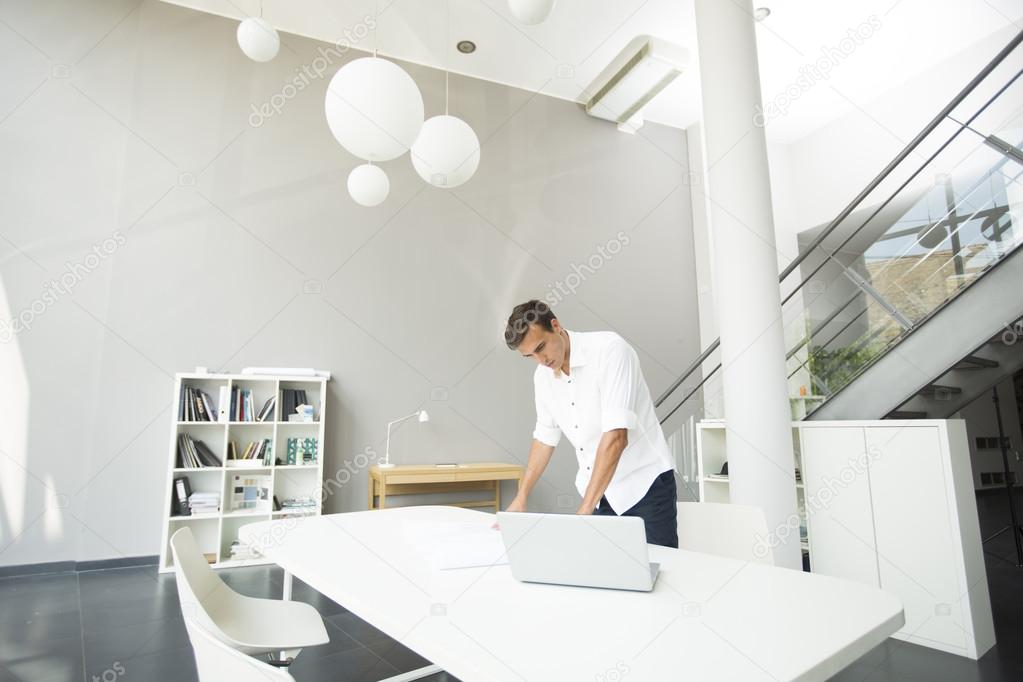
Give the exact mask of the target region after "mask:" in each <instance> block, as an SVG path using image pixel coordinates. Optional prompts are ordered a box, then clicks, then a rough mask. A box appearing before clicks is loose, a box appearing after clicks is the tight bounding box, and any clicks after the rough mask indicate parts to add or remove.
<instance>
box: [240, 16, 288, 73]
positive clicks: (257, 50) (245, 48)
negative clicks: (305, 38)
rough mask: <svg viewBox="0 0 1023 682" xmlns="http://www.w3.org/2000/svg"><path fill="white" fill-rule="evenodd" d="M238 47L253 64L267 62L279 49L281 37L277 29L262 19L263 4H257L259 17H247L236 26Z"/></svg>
mask: <svg viewBox="0 0 1023 682" xmlns="http://www.w3.org/2000/svg"><path fill="white" fill-rule="evenodd" d="M235 37H236V38H237V39H238V47H240V48H241V49H242V52H244V53H245V56H246V57H248V58H249V59H251V60H252V61H254V62H268V61H270V60H271V59H273V58H274V57H276V56H277V52H278V51H279V50H280V49H281V37H280V36H279V35H278V34H277V29H275V28H274V27H273V25H272V24H271V23H270V22H269V21H267V20H266V19H264V18H263V3H262V2H261V3H259V16H258V17H249V18H248V19H245V20H244V21H242V23H240V24H238V32H237V33H236V34H235Z"/></svg>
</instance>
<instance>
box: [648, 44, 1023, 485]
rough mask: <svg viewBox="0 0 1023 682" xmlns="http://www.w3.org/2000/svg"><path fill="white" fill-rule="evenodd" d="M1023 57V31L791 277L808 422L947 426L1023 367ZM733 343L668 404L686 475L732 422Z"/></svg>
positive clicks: (673, 391) (697, 363) (802, 410)
mask: <svg viewBox="0 0 1023 682" xmlns="http://www.w3.org/2000/svg"><path fill="white" fill-rule="evenodd" d="M1021 46H1023V32H1020V33H1018V34H1017V35H1016V36H1015V37H1014V38H1013V40H1012V41H1010V42H1009V44H1008V45H1006V46H1005V47H1004V48H1003V49H1002V50H1001V51H1000V52H999V53H998V54H997V55H996V56H995V58H994V59H993V60H992V61H991V62H990V63H989V64H988V65H987V66H985V68H984V69H982V70H981V72H980V73H978V74H977V76H975V77H974V78H973V79H972V80H971V81H970V82H969V83H968V84H967V85H966V86H965V87H964V88H963V90H962V91H960V93H959V94H957V95H956V97H954V98H953V99H952V100H951V101H950V102H949V103H948V104H947V105H946V106H945V107H944V108H943V109H942V110H941V111H940V112H938V113H937V115H936V116H935V117H934V118H933V119H932V120H931V121H930V122H929V123H928V125H927V126H925V127H924V129H923V130H922V131H921V132H920V133H919V134H918V135H917V136H916V137H914V139H913V140H912V141H911V142H910V143H909V144H908V145H907V146H906V147H905V148H904V149H903V150H902V151H901V152H900V153H899V154H898V155H896V157H895V158H894V159H893V160H892V161H891V162H890V163H889V164H888V165H887V166H886V167H885V168H884V169H882V171H881V172H880V173H879V174H878V176H877V177H876V178H875V179H874V180H872V181H871V183H869V184H868V185H867V187H866V188H864V190H863V191H861V192H860V193H859V194H858V195H857V196H856V197H855V198H854V199H853V200H852V201H851V202H850V204H849V205H848V206H847V207H846V208H845V209H843V210H842V211H841V213H839V215H838V216H836V218H835V219H834V220H832V221H831V222H830V223H828V224H827V225H825V226H822V227H821V228H820V229H819V230H818V231H817V232H816V233H811V234H808V235H807V241H806V243H805V244H803V245H802V247H801V250H800V254H799V256H798V257H797V258H796V259H794V260H793V261H792V262H791V263H790V264H789V265H788V266H787V267H786V268H785V269H784V270H783V271H782V273H781V274H780V276H779V281H780V284H781V290H782V294H783V300H782V315H783V321H784V325H785V333H786V339H787V343H788V344H789V351H788V353H787V355H786V365H787V367H788V375H789V383H790V389H792V393H791V394H792V395H793V396H798V397H796V398H793V404H794V418H807V419H813V420H817V419H880V418H884V417H888V418H901V419H913V418H925V417H927V418H945V417H948V416H949V415H951V414H953V413H955V412H957V411H958V410H959V409H961V408H962V407H963V406H964V405H966V404H967V403H969V402H970V401H972V400H973V399H974V398H976V397H977V396H979V395H980V394H981V393H983V392H985V391H987V390H988V389H990V388H991V386H993V385H995V384H996V383H997V382H998V381H999V380H1001V379H1002V378H1004V377H1005V376H1006V375H1009V374H1012V373H1014V372H1015V371H1017V370H1019V369H1020V368H1021V367H1023V255H1020V254H1021V253H1023V249H1020V248H1019V247H1020V246H1021V245H1023V110H1020V107H1019V104H1020V102H1023V79H1021V76H1023V47H1021ZM718 347H719V341H715V342H713V343H712V344H710V345H709V346H708V347H707V349H706V350H704V351H703V353H701V354H700V356H699V357H697V358H696V359H694V360H693V362H692V363H691V364H690V365H689V367H688V368H687V369H686V371H685V372H683V373H682V375H681V376H680V377H679V378H678V379H677V380H676V381H675V382H673V383H672V385H671V386H669V388H668V389H667V390H666V391H665V392H664V393H663V394H662V395H661V396H660V397H659V398H658V399H657V400H656V401H655V405H656V407H657V409H658V414H659V416H660V419H661V423H662V425H663V426H664V429H665V433H667V434H669V441H671V442H672V445H673V447H674V448H675V452H676V457H678V458H679V459H680V467H679V468H680V473H682V474H683V480H685V476H686V473H687V469H689V466H688V464H689V462H686V461H683V459H688V460H691V459H692V456H693V455H692V452H691V450H692V439H693V424H694V423H695V422H696V421H700V420H703V419H709V418H722V417H724V415H723V414H722V413H721V400H720V383H719V382H720V367H721V365H720V353H719V351H718ZM796 407H798V408H799V411H798V412H796V411H795V408H796ZM683 455H684V456H685V457H681V456H683Z"/></svg>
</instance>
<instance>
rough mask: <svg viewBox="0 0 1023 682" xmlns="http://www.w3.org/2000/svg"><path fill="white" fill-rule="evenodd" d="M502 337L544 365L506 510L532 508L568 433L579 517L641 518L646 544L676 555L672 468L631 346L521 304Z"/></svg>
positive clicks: (536, 378) (539, 304)
mask: <svg viewBox="0 0 1023 682" xmlns="http://www.w3.org/2000/svg"><path fill="white" fill-rule="evenodd" d="M504 338H505V342H506V343H507V344H508V347H509V348H511V349H512V350H516V351H518V352H519V353H521V354H522V356H523V357H526V358H532V359H533V360H535V361H536V362H537V364H538V365H539V366H538V367H537V368H536V371H535V372H534V374H533V390H534V395H535V398H536V428H535V429H534V431H533V445H532V447H531V448H530V449H529V462H528V463H527V464H526V473H525V476H524V477H523V481H522V487H521V488H520V489H519V493H518V495H516V497H515V499H514V500H513V501H512V503H511V504H510V505H508V511H525V510H526V499H527V497H528V496H529V492H530V491H531V490H532V489H533V486H535V485H536V482H537V481H538V480H539V479H540V476H541V474H543V472H544V469H546V468H547V463H548V462H549V461H550V459H551V455H552V454H553V453H554V448H555V446H557V444H558V442H559V440H560V439H561V435H562V433H564V434H565V435H566V436H568V440H569V441H571V443H572V446H573V449H574V450H575V455H576V459H577V460H578V462H579V473H578V475H577V476H576V479H575V485H576V488H577V489H578V490H579V494H580V495H582V497H583V501H582V504H581V505H580V506H579V510H578V512H577V513H579V514H602V515H617V516H639V517H640V518H642V519H643V522H644V525H645V526H646V536H647V542H650V543H652V544H656V545H665V546H668V547H678V532H677V526H676V524H677V521H676V507H675V501H676V491H675V476H674V466H673V464H672V459H671V455H670V453H669V451H668V444H667V442H666V441H665V440H664V433H663V432H662V431H661V425H660V423H659V422H658V421H657V416H656V415H655V414H654V406H653V402H652V401H651V400H650V389H648V388H647V385H646V380H645V379H644V378H643V372H642V370H641V369H640V366H639V357H638V356H637V355H636V351H634V350H633V349H632V346H630V345H629V344H628V343H627V342H626V341H625V339H623V338H622V337H620V336H619V335H618V334H615V333H614V332H588V333H583V332H571V331H568V330H567V329H565V328H564V327H562V326H561V323H560V322H559V321H558V319H557V318H556V317H555V316H554V313H553V312H552V311H551V309H550V306H548V305H547V304H546V303H544V302H543V301H538V300H532V301H527V302H526V303H522V304H521V305H517V306H515V308H514V310H512V313H511V316H510V317H509V318H508V326H507V327H506V328H505V332H504Z"/></svg>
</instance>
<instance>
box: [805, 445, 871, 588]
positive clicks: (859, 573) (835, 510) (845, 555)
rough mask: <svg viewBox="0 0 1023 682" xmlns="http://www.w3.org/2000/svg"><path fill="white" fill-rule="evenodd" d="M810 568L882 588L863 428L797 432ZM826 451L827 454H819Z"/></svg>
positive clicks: (817, 571)
mask: <svg viewBox="0 0 1023 682" xmlns="http://www.w3.org/2000/svg"><path fill="white" fill-rule="evenodd" d="M800 434H801V439H802V450H803V452H804V453H806V452H809V453H813V455H811V456H806V455H804V456H803V483H804V485H805V486H806V499H807V500H808V503H807V509H806V514H807V527H808V535H809V536H810V538H809V539H810V543H811V544H810V551H811V554H810V570H811V571H812V572H814V573H823V574H825V575H834V576H841V577H844V578H849V579H850V580H855V581H856V582H861V583H864V584H866V585H874V586H875V587H877V586H880V584H881V582H880V578H879V576H878V567H877V551H876V548H875V542H874V517H873V514H872V513H871V502H870V480H869V473H868V471H867V466H866V463H864V462H863V461H862V460H863V454H864V441H863V429H862V428H855V427H834V428H829V429H800ZM820 453H826V456H820Z"/></svg>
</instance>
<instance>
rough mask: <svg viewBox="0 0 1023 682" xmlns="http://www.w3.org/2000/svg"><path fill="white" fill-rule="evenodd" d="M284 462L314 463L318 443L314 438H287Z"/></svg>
mask: <svg viewBox="0 0 1023 682" xmlns="http://www.w3.org/2000/svg"><path fill="white" fill-rule="evenodd" d="M287 442H288V452H287V455H286V459H285V462H286V463H287V464H291V465H296V464H303V465H312V464H316V453H317V449H318V443H317V440H316V439H315V438H289V439H288V441H287Z"/></svg>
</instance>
